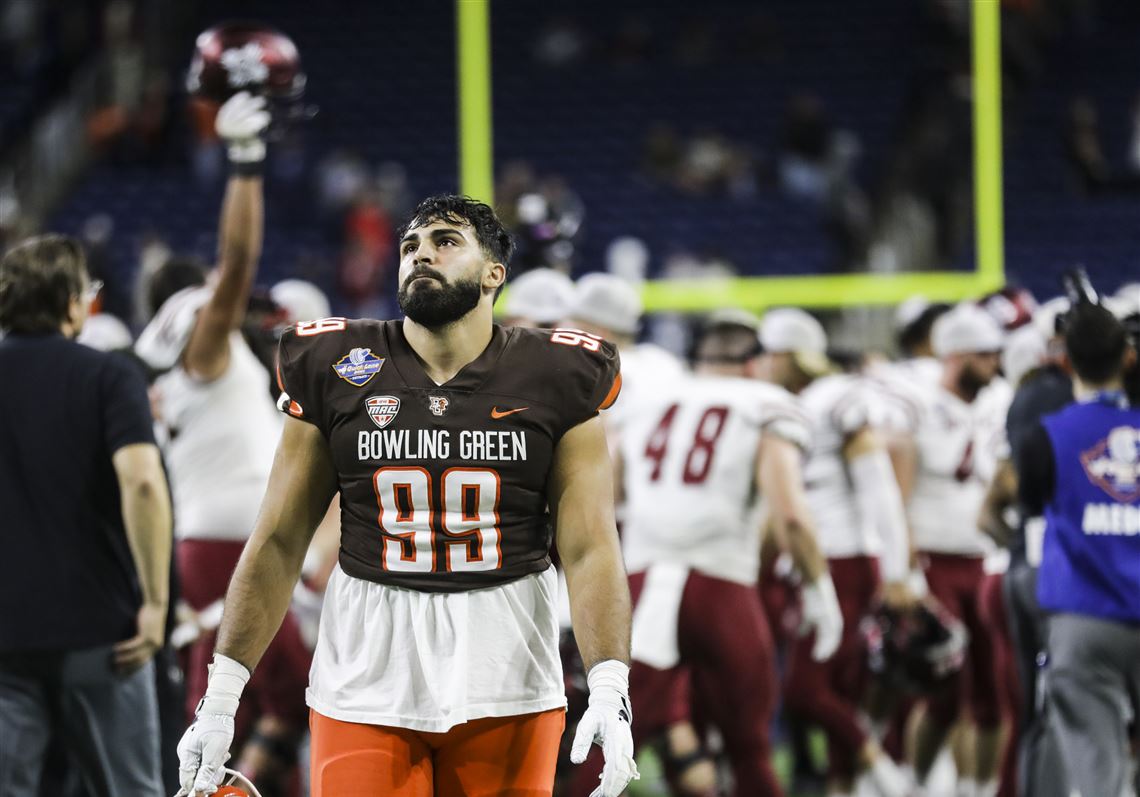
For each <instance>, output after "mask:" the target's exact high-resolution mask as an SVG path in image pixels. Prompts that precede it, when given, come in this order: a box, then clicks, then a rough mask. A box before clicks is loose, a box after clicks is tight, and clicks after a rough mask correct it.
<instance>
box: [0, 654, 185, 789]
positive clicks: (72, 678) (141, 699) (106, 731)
mask: <svg viewBox="0 0 1140 797" xmlns="http://www.w3.org/2000/svg"><path fill="white" fill-rule="evenodd" d="M53 734H56V735H58V736H59V738H60V739H61V740H62V741H63V744H64V746H65V747H66V749H67V751H68V753H69V754H70V757H71V758H72V759H73V761H74V764H75V766H76V767H77V769H78V770H79V772H80V773H81V775H82V778H83V781H84V783H85V785H86V786H87V789H88V791H89V792H90V793H91V794H92V795H94V797H161V796H162V795H163V788H162V779H161V777H160V771H159V753H158V746H159V730H158V703H157V699H156V697H155V686H154V663H153V662H149V663H147V665H146V666H145V667H143V668H142V669H140V670H138V671H137V672H134V673H132V674H131V675H129V676H126V677H122V676H119V675H117V674H116V673H115V672H114V670H113V669H112V664H111V648H110V647H99V648H92V649H89V650H81V651H73V652H67V653H50V654H40V653H36V654H0V795H4V797H38V795H39V788H40V776H41V770H42V769H43V762H44V754H45V752H46V750H47V747H48V742H49V740H50V739H51V737H52V735H53Z"/></svg>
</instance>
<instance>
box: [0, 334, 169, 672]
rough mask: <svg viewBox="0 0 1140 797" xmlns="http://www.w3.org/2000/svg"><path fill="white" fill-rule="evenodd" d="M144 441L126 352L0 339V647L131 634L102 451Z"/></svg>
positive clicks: (118, 520)
mask: <svg viewBox="0 0 1140 797" xmlns="http://www.w3.org/2000/svg"><path fill="white" fill-rule="evenodd" d="M153 442H154V431H153V427H152V423H151V414H150V405H149V403H148V401H147V394H146V383H145V381H144V380H143V378H142V375H141V374H140V373H139V371H138V369H137V368H136V366H135V365H134V364H133V363H131V362H130V361H129V360H128V359H127V358H126V357H123V356H121V355H117V354H106V353H104V352H99V351H95V350H94V349H90V348H88V347H86V346H83V345H81V344H79V343H76V342H75V341H72V340H68V339H67V338H64V337H63V336H62V335H9V336H7V337H6V338H4V339H3V340H0V541H2V543H0V551H2V553H0V653H15V652H31V651H52V650H75V649H82V648H88V647H95V646H98V645H105V644H110V643H113V642H117V641H120V640H123V639H127V638H129V637H130V636H132V635H133V634H134V633H135V631H136V628H135V616H136V614H137V612H138V607H139V603H140V600H141V598H140V593H139V587H138V578H137V575H136V573H135V568H134V563H133V561H132V559H131V554H130V548H129V546H128V544H127V538H126V532H125V530H124V528H123V517H122V508H121V505H120V497H119V486H118V480H117V478H116V476H115V470H114V466H113V464H112V462H111V457H112V455H113V454H114V453H115V452H116V451H117V450H119V449H120V448H122V447H124V446H127V445H131V444H133V443H153Z"/></svg>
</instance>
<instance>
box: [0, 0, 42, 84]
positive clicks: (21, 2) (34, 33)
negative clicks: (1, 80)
mask: <svg viewBox="0 0 1140 797" xmlns="http://www.w3.org/2000/svg"><path fill="white" fill-rule="evenodd" d="M43 10H44V8H43V5H42V4H40V3H38V2H36V0H7V2H5V3H4V5H3V8H2V9H0V40H2V41H3V44H4V47H3V53H4V56H3V57H4V61H5V65H6V66H8V67H9V68H11V69H12V70H13V71H14V72H15V73H16V74H18V75H21V76H24V77H28V76H30V75H31V74H32V73H33V72H34V71H35V70H36V68H37V67H39V66H40V64H42V63H43V61H44V60H45V59H46V53H45V52H44V47H45V44H46V39H45V37H44V36H42V35H41V19H42V15H43Z"/></svg>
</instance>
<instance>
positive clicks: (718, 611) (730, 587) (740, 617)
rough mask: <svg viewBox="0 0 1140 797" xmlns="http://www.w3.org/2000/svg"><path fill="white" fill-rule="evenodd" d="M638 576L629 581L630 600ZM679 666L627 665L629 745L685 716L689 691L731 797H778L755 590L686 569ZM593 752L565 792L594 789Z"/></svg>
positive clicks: (768, 673)
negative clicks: (712, 738)
mask: <svg viewBox="0 0 1140 797" xmlns="http://www.w3.org/2000/svg"><path fill="white" fill-rule="evenodd" d="M644 579H645V574H644V573H635V574H633V575H631V576H630V592H631V595H632V596H633V598H634V600H635V601H636V599H637V598H638V597H639V596H640V592H641V587H642V585H643V584H644ZM677 623H678V626H677V635H678V638H677V642H678V645H679V648H680V655H681V661H680V664H679V665H678V666H677V667H674V668H672V669H669V670H658V669H655V668H653V667H650V666H648V665H646V664H644V663H642V662H638V661H635V662H633V667H632V668H631V671H630V677H629V689H630V702H631V703H632V704H633V733H634V745H635V746H638V745H640V744H641V743H642V742H644V741H646V740H649V739H651V738H653V737H654V736H657V735H658V734H660V733H661V732H663V731H664V730H665V729H666V728H668V727H669V725H672V724H675V723H677V722H680V721H683V720H688V719H689V718H690V716H691V714H690V710H691V704H690V702H689V693H690V690H691V693H692V694H693V696H694V699H695V701H696V705H698V706H699V707H700V713H701V718H702V719H704V720H707V721H708V722H709V723H711V724H713V725H715V726H716V727H717V729H718V730H719V731H720V734H721V736H722V738H723V739H724V745H725V752H726V753H727V754H728V757H729V760H730V761H731V763H732V769H733V776H734V778H733V780H734V790H733V792H732V793H733V794H734V795H738V796H739V797H780V795H782V794H783V791H781V789H780V785H779V782H778V781H777V779H776V775H775V772H774V771H773V770H772V765H771V743H770V740H769V737H768V728H769V725H770V723H771V720H772V713H773V711H774V710H775V705H776V690H777V688H778V684H777V680H776V667H775V659H774V656H773V652H772V638H771V634H770V633H769V631H768V624H767V621H766V620H765V619H764V610H763V607H762V606H761V605H760V596H759V592H758V591H757V589H756V587H754V586H744V585H741V584H737V583H734V582H731V581H725V580H723V579H719V578H713V577H711V576H706V575H703V574H701V573H697V572H695V571H692V572H690V573H689V577H688V579H687V580H686V582H685V586H684V591H683V592H682V596H681V607H680V612H679V615H678V620H677ZM600 773H601V755H600V754H599V753H598V752H594V753H592V754H591V756H590V759H589V760H588V761H587V762H586V763H585V764H583V765H582V769H581V770H580V771H579V772H578V775H577V777H576V778H575V779H574V783H573V787H572V789H571V791H570V794H571V795H574V797H585V796H586V795H588V794H590V792H591V791H593V790H594V789H595V788H596V787H597V785H598V775H599V774H600Z"/></svg>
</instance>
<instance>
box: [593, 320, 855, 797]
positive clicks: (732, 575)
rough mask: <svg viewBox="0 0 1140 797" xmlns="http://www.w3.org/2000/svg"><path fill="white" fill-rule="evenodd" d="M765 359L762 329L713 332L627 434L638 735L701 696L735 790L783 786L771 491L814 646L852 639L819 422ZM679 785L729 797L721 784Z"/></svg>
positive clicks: (624, 455)
mask: <svg viewBox="0 0 1140 797" xmlns="http://www.w3.org/2000/svg"><path fill="white" fill-rule="evenodd" d="M758 354H759V345H758V340H757V336H756V328H755V326H754V325H753V326H747V325H744V324H741V323H736V322H730V323H720V324H713V325H710V327H709V328H708V329H707V330H706V331H705V332H704V334H703V335H702V337H701V339H700V341H699V342H698V344H697V346H696V350H695V373H694V374H693V375H692V376H682V377H678V378H675V379H674V380H672V382H671V383H669V384H668V385H661V386H658V387H657V389H656V391H655V396H654V400H653V401H647V400H646V401H643V402H642V403H639V404H638V406H637V408H636V409H637V412H636V413H632V414H631V416H630V417H629V418H628V419H627V421H626V424H625V426H624V428H623V430H622V435H621V459H622V463H623V465H622V469H623V474H624V486H625V497H626V501H627V505H626V519H625V526H624V529H623V549H624V554H625V559H626V566H627V569H628V570H629V572H630V574H631V575H630V585H631V590H632V592H633V594H634V595H635V596H637V603H636V608H635V610H634V621H633V642H632V657H633V660H634V664H633V675H632V676H631V679H630V683H631V693H630V694H631V701H632V703H633V704H634V728H633V730H634V738H635V744H637V743H640V742H643V741H646V740H648V739H650V738H652V737H654V736H656V735H659V734H661V733H662V732H664V731H666V729H669V728H671V727H674V726H675V725H677V724H678V723H679V722H682V721H684V720H686V719H687V718H688V716H689V689H691V690H692V697H693V704H694V705H696V706H698V707H699V708H700V710H701V712H702V714H703V715H704V717H705V718H706V719H707V720H709V721H710V722H711V723H712V724H713V725H715V726H716V727H717V729H718V730H719V731H720V734H721V736H722V738H723V739H724V745H725V751H726V753H727V755H728V758H729V759H730V762H731V765H732V769H733V773H734V784H735V785H734V792H733V793H734V794H738V795H750V796H751V795H778V794H780V793H781V792H780V787H779V785H778V783H777V782H776V779H775V776H774V774H773V772H772V769H771V765H770V763H769V753H770V751H769V741H768V726H769V724H770V721H771V717H772V713H773V710H774V708H775V703H776V695H777V688H778V687H777V683H776V673H775V661H774V656H773V652H772V643H771V638H770V632H769V630H768V627H767V622H766V620H765V617H764V612H763V608H762V607H761V604H760V597H759V593H758V591H757V586H756V585H757V580H758V577H759V571H760V537H761V527H762V522H763V521H762V517H761V512H759V511H758V510H759V501H760V500H761V499H763V501H764V502H765V504H766V508H767V511H768V513H769V514H770V516H771V518H772V520H773V526H774V529H775V533H776V534H777V535H778V537H779V539H780V540H781V542H782V543H783V547H785V548H786V549H787V550H789V551H790V552H791V554H792V556H793V558H794V559H795V560H796V563H797V565H798V566H799V568H800V570H801V572H802V574H803V578H804V583H805V584H806V585H807V586H806V587H805V588H804V602H805V619H806V621H807V623H808V625H809V626H811V627H812V628H814V629H815V631H816V636H815V643H814V650H813V653H814V655H815V656H817V657H818V658H821V659H823V658H827V657H828V656H830V655H831V654H832V653H833V652H834V650H835V647H836V645H837V644H838V642H839V638H840V635H841V633H842V618H841V616H840V613H839V606H838V603H837V602H836V599H835V592H834V588H833V587H832V584H831V579H830V577H829V576H828V574H827V568H826V564H825V563H824V560H823V558H822V556H821V555H820V553H819V548H818V546H817V544H816V542H815V538H814V532H813V530H812V523H811V518H810V516H809V514H808V511H807V508H806V506H805V500H804V494H803V487H802V485H803V475H802V470H801V468H802V452H803V451H804V450H805V449H806V447H807V446H808V443H809V429H808V426H807V422H806V418H805V417H804V415H803V413H802V412H801V411H800V410H799V409H798V408H797V406H796V402H795V399H794V398H793V397H792V396H791V395H790V394H788V393H787V392H786V391H784V390H782V389H780V388H778V387H776V386H774V385H767V384H764V383H763V382H760V381H758V380H756V379H755V375H756V367H757V357H758ZM673 763H679V764H681V765H682V766H683V764H684V763H685V762H673ZM670 774H673V773H670ZM677 774H681V773H677ZM584 781H587V782H588V778H585V779H584ZM674 785H675V786H677V787H678V788H679V789H681V793H683V794H707V793H710V791H712V792H713V793H715V791H713V790H715V784H711V783H707V782H706V783H693V782H688V783H685V782H683V781H682V782H679V783H675V784H674ZM573 793H575V794H582V793H584V791H583V790H582V789H581V788H579V789H577V790H576V791H575V792H573Z"/></svg>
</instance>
